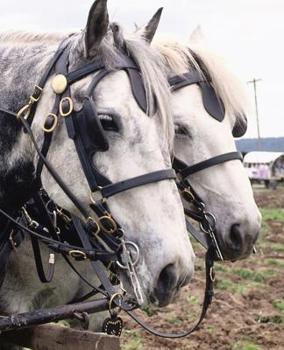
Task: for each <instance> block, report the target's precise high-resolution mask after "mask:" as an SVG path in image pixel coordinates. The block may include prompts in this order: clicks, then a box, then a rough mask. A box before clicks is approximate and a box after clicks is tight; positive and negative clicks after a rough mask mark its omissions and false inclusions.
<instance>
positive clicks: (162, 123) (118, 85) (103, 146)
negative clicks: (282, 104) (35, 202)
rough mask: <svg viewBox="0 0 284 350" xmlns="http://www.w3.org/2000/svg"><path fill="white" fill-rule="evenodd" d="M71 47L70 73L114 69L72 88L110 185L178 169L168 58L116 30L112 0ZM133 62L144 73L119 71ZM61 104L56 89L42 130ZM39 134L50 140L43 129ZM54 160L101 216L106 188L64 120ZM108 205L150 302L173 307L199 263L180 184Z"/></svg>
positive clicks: (54, 187) (127, 194)
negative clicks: (132, 250) (88, 168)
mask: <svg viewBox="0 0 284 350" xmlns="http://www.w3.org/2000/svg"><path fill="white" fill-rule="evenodd" d="M69 49H70V51H69V71H72V70H76V69H77V68H78V67H83V66H84V65H86V64H90V63H91V62H95V63H96V62H97V61H98V59H99V60H100V62H101V63H102V65H103V66H104V67H105V69H106V71H105V72H104V71H103V69H99V70H98V71H97V72H95V73H91V74H85V77H84V78H82V79H80V80H78V81H76V82H75V83H74V84H72V86H71V89H70V96H71V99H72V101H73V103H74V109H75V112H78V111H79V114H77V122H76V123H78V125H79V126H78V127H80V128H83V127H84V128H85V130H83V137H82V140H83V143H84V142H86V144H88V145H89V146H90V148H92V146H93V145H92V143H94V144H96V145H95V148H96V147H97V148H96V152H95V153H94V154H93V155H92V154H91V156H92V157H91V162H92V166H93V167H94V168H95V169H96V174H97V175H98V176H99V177H100V178H102V182H104V181H107V180H110V181H111V182H112V183H117V182H119V181H123V180H128V179H129V178H132V177H136V176H140V175H144V174H148V173H151V172H155V171H157V170H163V169H164V170H165V169H167V168H171V158H170V150H171V147H172V143H173V137H174V125H173V123H172V117H171V114H170V111H171V109H170V98H169V97H170V95H169V89H168V83H167V80H166V75H165V66H164V63H163V62H164V61H163V58H162V56H161V55H160V53H158V51H157V50H155V49H154V48H152V47H150V46H149V45H148V44H147V43H145V41H144V40H143V38H141V36H140V35H136V36H133V37H131V38H129V39H125V38H124V36H123V34H122V31H121V28H120V26H119V25H117V24H111V25H110V24H109V22H108V13H107V8H106V1H104V0H97V1H96V2H95V3H94V5H93V6H92V8H91V10H90V13H89V18H88V24H87V28H86V30H85V31H84V32H82V33H79V34H75V35H73V36H72V37H71V38H70V43H69ZM130 58H131V59H132V63H131V64H132V65H133V64H136V65H137V66H138V68H139V70H140V72H139V73H138V72H137V70H135V69H124V68H121V69H120V68H119V67H120V66H122V65H123V64H125V59H127V60H129V59H130ZM74 76H75V75H73V78H74ZM141 76H142V78H143V79H141ZM52 79H53V77H51V80H52ZM86 96H88V99H87V102H88V106H87V107H88V116H87V115H84V113H85V112H86V113H87V111H86V110H84V108H85V107H86V106H85V103H86ZM67 102H68V101H67ZM54 103H55V95H54V92H53V90H52V88H51V86H50V84H48V85H47V89H45V90H44V94H43V96H42V100H41V103H40V105H39V108H38V109H37V112H36V116H35V127H38V126H39V125H42V123H43V121H44V118H43V116H46V114H47V113H48V112H50V111H51V109H52V106H53V105H54ZM67 104H68V103H67ZM90 106H91V107H90ZM69 107H70V102H69ZM69 107H68V108H69ZM68 108H67V109H68ZM90 108H91V109H90ZM90 110H91V112H90ZM66 118H68V116H66ZM83 123H85V124H83ZM95 125H96V128H95ZM98 127H99V129H98ZM98 130H100V133H99V134H98ZM84 132H85V134H84ZM92 133H93V134H92ZM38 135H42V131H41V130H40V131H39V133H38ZM86 147H87V146H86ZM48 158H49V160H50V162H51V163H52V164H53V166H54V167H55V168H56V169H57V172H58V173H59V174H60V175H61V177H62V178H63V179H64V181H65V183H66V184H67V185H68V187H69V188H70V189H71V190H72V191H73V193H74V194H75V195H76V197H77V198H79V199H80V201H81V202H82V203H83V204H84V205H85V207H86V209H87V210H89V212H90V215H93V213H92V212H91V210H90V207H89V204H90V202H91V201H90V196H92V201H96V200H100V196H101V193H100V191H99V188H97V189H96V190H98V191H93V193H91V191H90V188H89V184H88V181H87V179H86V176H85V173H84V172H83V169H82V166H81V163H80V161H79V158H78V153H77V150H76V148H75V146H74V143H73V141H72V139H71V138H70V137H68V134H67V129H66V126H65V123H64V120H63V118H62V119H60V120H59V123H58V126H57V129H56V131H55V132H54V136H53V141H52V143H51V147H50V150H49V153H48ZM106 179H107V180H106ZM42 183H43V186H44V188H45V189H46V191H47V192H48V194H49V195H50V196H51V198H52V199H53V200H54V201H55V202H56V203H58V204H59V205H60V206H62V207H63V208H65V209H67V210H69V211H70V212H73V213H74V214H78V212H77V211H76V207H75V206H74V205H73V204H72V202H71V201H70V200H69V199H68V198H67V197H66V196H65V194H64V193H63V191H62V190H61V189H60V187H59V186H58V184H57V183H56V181H54V180H53V178H52V177H51V176H50V175H49V173H48V172H47V171H46V169H44V171H43V173H42ZM107 204H108V207H109V209H110V212H111V214H112V216H113V217H114V218H115V220H117V222H118V223H119V224H120V225H121V227H122V229H123V231H124V234H125V237H126V240H129V241H132V242H134V243H135V244H137V246H138V247H139V249H140V254H141V256H140V261H139V264H138V265H137V272H138V277H139V279H140V281H141V284H142V287H143V292H144V295H145V296H146V299H147V300H152V301H157V302H158V303H159V304H160V305H164V304H167V303H168V302H169V301H171V299H172V297H173V296H174V295H175V294H176V291H177V290H178V289H179V287H180V286H181V285H183V284H185V283H186V282H188V281H189V280H190V277H191V275H192V272H193V260H194V253H193V251H192V247H191V245H190V242H189V240H188V236H187V232H186V227H185V222H184V215H183V208H182V203H181V201H180V196H179V193H178V190H177V187H176V184H175V182H174V180H172V179H164V180H162V181H159V180H158V179H156V180H155V181H154V182H153V183H150V184H146V185H143V186H142V185H140V186H139V187H137V188H131V189H129V190H126V191H123V192H121V193H117V194H115V195H113V196H111V197H110V198H108V199H107ZM123 282H124V287H125V288H126V289H127V290H128V291H131V288H130V286H129V283H128V278H126V277H125V276H124V277H123Z"/></svg>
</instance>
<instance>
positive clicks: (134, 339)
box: [121, 330, 144, 350]
mask: <svg viewBox="0 0 284 350" xmlns="http://www.w3.org/2000/svg"><path fill="white" fill-rule="evenodd" d="M124 333H125V334H126V335H127V343H126V344H124V345H122V346H121V350H143V349H144V347H143V344H142V339H141V335H140V332H139V331H137V330H124Z"/></svg>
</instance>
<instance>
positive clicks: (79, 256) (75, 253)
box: [68, 249, 87, 260]
mask: <svg viewBox="0 0 284 350" xmlns="http://www.w3.org/2000/svg"><path fill="white" fill-rule="evenodd" d="M68 255H69V256H71V257H72V258H73V259H75V260H86V259H87V254H86V253H84V252H82V251H81V250H76V249H74V250H70V251H69V252H68Z"/></svg>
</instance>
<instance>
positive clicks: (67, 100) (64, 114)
mask: <svg viewBox="0 0 284 350" xmlns="http://www.w3.org/2000/svg"><path fill="white" fill-rule="evenodd" d="M66 103H68V106H66ZM64 104H65V105H64ZM66 108H67V110H66ZM73 110H74V103H73V100H72V99H71V97H64V98H63V99H62V100H61V101H60V103H59V113H60V115H61V116H62V117H68V116H69V115H70V114H71V113H72V112H73Z"/></svg>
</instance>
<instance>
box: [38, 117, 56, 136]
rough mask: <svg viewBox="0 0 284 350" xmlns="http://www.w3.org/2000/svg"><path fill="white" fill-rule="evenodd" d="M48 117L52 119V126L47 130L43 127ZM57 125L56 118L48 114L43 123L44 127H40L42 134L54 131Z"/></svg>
mask: <svg viewBox="0 0 284 350" xmlns="http://www.w3.org/2000/svg"><path fill="white" fill-rule="evenodd" d="M49 117H52V118H53V123H52V126H51V127H50V128H47V127H46V126H45V124H46V121H47V119H48V118H49ZM57 124H58V117H57V115H56V114H53V113H49V114H48V115H47V117H46V119H45V122H44V126H43V127H42V129H43V131H44V132H47V133H51V132H53V131H54V130H55V128H56V127H57Z"/></svg>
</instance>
